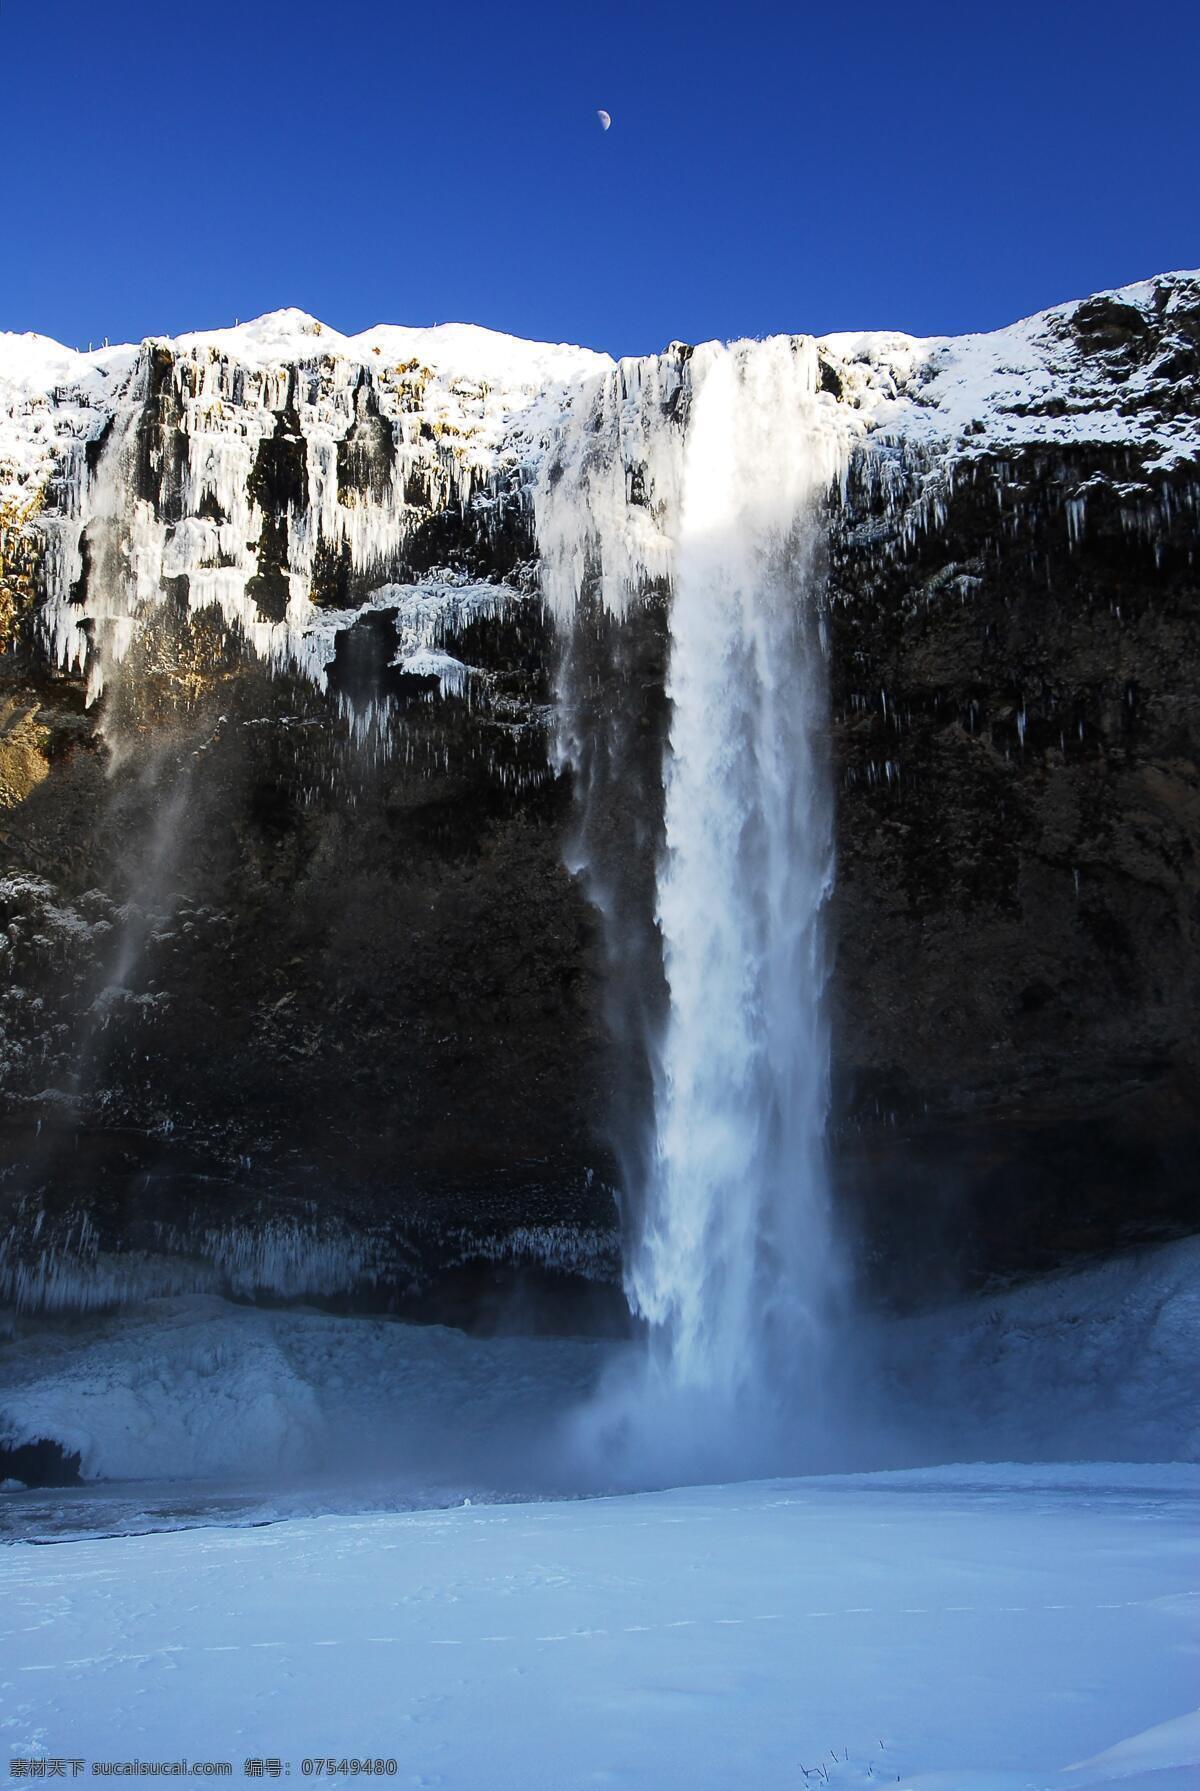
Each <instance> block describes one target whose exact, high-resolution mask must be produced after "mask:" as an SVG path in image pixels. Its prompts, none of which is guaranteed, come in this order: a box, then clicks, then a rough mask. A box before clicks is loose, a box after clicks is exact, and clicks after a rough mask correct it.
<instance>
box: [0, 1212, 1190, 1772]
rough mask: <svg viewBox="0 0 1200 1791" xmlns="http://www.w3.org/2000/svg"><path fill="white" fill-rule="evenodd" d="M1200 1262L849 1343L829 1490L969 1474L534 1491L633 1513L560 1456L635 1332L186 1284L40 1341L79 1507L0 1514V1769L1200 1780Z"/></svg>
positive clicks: (47, 1404)
mask: <svg viewBox="0 0 1200 1791" xmlns="http://www.w3.org/2000/svg"><path fill="white" fill-rule="evenodd" d="M1198 1268H1200V1241H1197V1240H1190V1241H1186V1242H1183V1243H1180V1244H1176V1245H1171V1246H1167V1247H1161V1248H1159V1249H1156V1250H1149V1251H1145V1252H1141V1253H1137V1254H1134V1255H1131V1256H1129V1257H1127V1258H1125V1259H1122V1260H1114V1261H1111V1262H1108V1263H1105V1264H1103V1265H1100V1266H1098V1267H1096V1268H1093V1269H1090V1270H1087V1271H1084V1272H1081V1273H1078V1274H1074V1275H1069V1276H1061V1277H1056V1278H1052V1279H1047V1280H1045V1281H1042V1282H1040V1283H1036V1284H1032V1285H1030V1286H1026V1287H1024V1288H1019V1289H1014V1290H1010V1291H1008V1292H1006V1293H1003V1294H998V1295H996V1296H994V1297H992V1298H989V1299H984V1300H977V1301H974V1302H970V1303H966V1304H963V1305H961V1306H959V1307H956V1308H953V1309H949V1310H944V1311H942V1312H941V1313H940V1314H935V1313H930V1314H928V1315H925V1316H923V1317H921V1318H913V1319H908V1320H905V1321H902V1322H893V1323H892V1324H891V1325H890V1326H887V1327H882V1328H881V1329H880V1331H879V1333H878V1334H876V1335H870V1336H868V1335H866V1334H864V1335H863V1337H862V1339H861V1343H862V1348H861V1351H860V1352H859V1353H858V1354H857V1355H855V1354H854V1352H850V1355H849V1356H848V1367H849V1369H850V1370H851V1371H852V1375H857V1376H866V1377H872V1378H873V1392H872V1394H871V1397H870V1398H860V1400H859V1403H858V1405H857V1406H856V1407H854V1408H853V1409H852V1410H850V1411H849V1413H848V1421H847V1430H846V1437H845V1450H846V1459H847V1460H850V1461H857V1462H859V1463H861V1462H862V1461H863V1460H864V1459H866V1460H874V1461H894V1462H912V1461H925V1462H935V1461H938V1460H940V1461H942V1462H946V1461H952V1462H957V1463H958V1464H959V1465H956V1466H952V1467H945V1466H940V1467H939V1466H927V1467H917V1468H897V1469H895V1470H893V1471H889V1472H876V1473H863V1472H859V1473H844V1474H840V1475H837V1476H832V1475H828V1474H827V1475H823V1476H816V1475H814V1476H810V1477H807V1478H803V1479H796V1478H791V1479H787V1480H780V1479H775V1480H758V1481H747V1482H745V1483H743V1484H727V1485H723V1486H714V1487H701V1488H691V1489H683V1490H679V1489H676V1490H667V1491H633V1492H629V1493H623V1494H620V1495H618V1496H609V1497H584V1498H580V1497H570V1498H565V1499H564V1498H561V1497H557V1496H549V1495H554V1494H556V1493H560V1492H571V1493H576V1494H577V1493H579V1492H586V1491H594V1490H595V1489H596V1487H597V1485H602V1484H603V1483H604V1480H605V1476H607V1483H608V1484H609V1485H610V1486H611V1485H614V1484H617V1483H619V1482H620V1481H621V1480H622V1478H624V1479H625V1480H626V1482H627V1483H628V1477H629V1474H630V1462H629V1460H628V1459H617V1458H616V1457H614V1458H613V1459H611V1460H609V1461H607V1462H606V1461H605V1460H603V1459H600V1460H599V1461H597V1460H596V1458H595V1457H594V1456H593V1457H592V1458H591V1459H590V1460H589V1461H587V1462H585V1463H581V1459H580V1457H579V1455H578V1453H575V1454H574V1455H573V1454H572V1449H571V1443H572V1439H573V1438H575V1439H576V1440H577V1436H578V1419H577V1414H578V1412H579V1411H580V1409H581V1408H582V1409H584V1410H586V1409H587V1408H588V1402H589V1400H590V1399H591V1397H592V1396H593V1394H594V1391H595V1389H596V1387H597V1385H598V1384H599V1383H600V1382H601V1381H602V1380H606V1377H607V1380H611V1377H612V1376H613V1375H614V1374H618V1373H619V1372H620V1370H621V1364H622V1362H623V1361H624V1362H626V1363H628V1362H629V1361H631V1360H632V1359H634V1357H635V1356H636V1351H635V1349H634V1346H632V1345H616V1344H613V1343H612V1342H604V1341H601V1340H596V1339H592V1340H588V1339H570V1338H558V1339H554V1338H551V1339H539V1338H530V1337H519V1336H512V1337H499V1338H489V1339H485V1338H471V1337H467V1336H464V1335H462V1334H461V1333H458V1332H454V1331H450V1330H446V1329H443V1328H441V1327H436V1326H428V1327H417V1326H412V1325H408V1324H401V1323H398V1322H395V1321H389V1320H385V1319H363V1318H358V1319H354V1318H339V1317H334V1316H331V1315H329V1314H324V1313H319V1312H314V1311H311V1310H287V1309H282V1308H281V1309H277V1310H259V1309H255V1308H253V1307H249V1306H239V1305H236V1304H234V1303H231V1302H229V1301H226V1300H222V1299H218V1298H215V1297H213V1296H207V1295H198V1296H191V1297H184V1298H176V1299H165V1300H157V1301H148V1302H146V1303H145V1305H144V1306H142V1307H141V1308H139V1309H137V1310H136V1311H134V1312H128V1311H126V1312H123V1313H119V1314H116V1315H114V1316H112V1317H109V1318H103V1319H100V1318H96V1317H92V1318H89V1319H86V1320H79V1321H77V1322H75V1323H73V1324H66V1325H64V1324H61V1323H60V1324H58V1325H56V1326H49V1325H46V1324H45V1323H38V1324H34V1325H32V1326H30V1327H29V1328H27V1329H23V1330H22V1331H20V1332H19V1333H18V1334H17V1335H16V1336H15V1337H13V1338H12V1339H10V1340H9V1341H8V1342H7V1343H4V1344H0V1437H2V1438H3V1440H5V1441H7V1442H9V1443H16V1442H20V1441H31V1440H34V1439H36V1438H38V1437H49V1438H53V1439H54V1440H56V1441H57V1442H58V1443H59V1444H60V1445H61V1446H62V1447H63V1448H64V1449H67V1450H71V1451H77V1452H78V1453H79V1455H80V1460H81V1466H82V1469H83V1472H84V1473H85V1474H86V1475H90V1476H92V1477H93V1478H92V1482H91V1484H90V1485H88V1486H86V1487H84V1488H80V1489H75V1490H72V1489H62V1490H57V1491H49V1490H45V1489H43V1490H41V1491H37V1490H33V1489H30V1490H27V1491H20V1490H13V1491H7V1492H4V1493H2V1494H0V1517H3V1519H4V1534H6V1535H7V1536H8V1537H10V1538H13V1537H15V1538H17V1540H14V1541H11V1542H10V1545H9V1546H8V1547H7V1548H6V1549H5V1550H3V1551H2V1552H0V1741H2V1742H3V1744H4V1745H3V1747H0V1770H3V1765H4V1762H5V1761H8V1760H24V1759H27V1758H33V1757H41V1758H52V1759H71V1758H79V1759H84V1760H88V1761H90V1760H94V1759H98V1760H121V1761H128V1760H141V1761H152V1760H158V1759H164V1760H165V1759H172V1760H173V1759H179V1758H182V1757H184V1756H186V1757H187V1758H189V1759H191V1760H196V1761H199V1760H206V1761H207V1760H228V1761H231V1762H232V1763H233V1765H234V1776H235V1777H238V1778H240V1777H241V1776H242V1774H243V1766H244V1762H245V1761H246V1760H248V1759H263V1758H278V1759H279V1760H281V1761H283V1762H287V1763H290V1766H291V1776H293V1777H302V1776H304V1773H303V1764H302V1763H303V1762H304V1761H305V1760H306V1759H308V1760H312V1759H316V1758H320V1759H323V1760H324V1759H329V1758H333V1759H334V1760H340V1759H342V1758H346V1759H351V1758H359V1759H362V1758H365V1757H370V1758H371V1759H372V1760H374V1759H376V1758H378V1759H384V1760H386V1759H391V1758H394V1759H395V1760H396V1762H397V1771H396V1775H395V1776H396V1779H397V1782H399V1783H402V1784H409V1785H440V1786H444V1787H447V1788H450V1791H477V1788H480V1791H481V1788H483V1787H487V1788H488V1791H492V1788H496V1791H504V1788H505V1787H512V1788H513V1791H516V1788H518V1787H519V1788H520V1791H527V1788H529V1791H540V1788H541V1787H547V1788H550V1787H553V1788H554V1791H570V1788H572V1787H576V1786H578V1787H586V1786H601V1785H608V1786H628V1787H639V1786H640V1787H646V1788H647V1791H651V1788H653V1791H670V1788H672V1787H676V1786H677V1787H681V1788H682V1787H687V1788H688V1791H693V1788H695V1791H706V1788H708V1787H713V1788H714V1791H715V1788H718V1787H726V1786H728V1787H734V1786H737V1787H739V1788H740V1787H753V1788H754V1791H759V1788H761V1791H772V1788H774V1787H779V1788H781V1791H782V1788H783V1787H787V1788H788V1791H794V1788H797V1787H803V1786H815V1785H829V1786H848V1785H859V1786H861V1785H874V1784H896V1783H900V1784H901V1785H906V1786H910V1787H914V1788H916V1787H923V1788H925V1791H933V1788H935V1787H936V1788H937V1791H1049V1788H1051V1787H1059V1788H1060V1791H1072V1788H1074V1791H1088V1788H1089V1787H1099V1786H1102V1785H1118V1786H1121V1787H1123V1788H1124V1791H1183V1788H1184V1787H1185V1786H1187V1787H1193V1786H1195V1785H1196V1784H1197V1783H1198V1782H1200V1777H1198V1775H1200V1714H1197V1712H1196V1710H1195V1705H1196V1701H1197V1687H1198V1685H1200V1673H1198V1669H1200V1632H1198V1631H1197V1626H1196V1617H1197V1612H1198V1609H1200V1606H1198V1604H1197V1600H1198V1598H1200V1575H1198V1574H1197V1554H1198V1553H1200V1527H1198V1526H1197V1524H1196V1514H1197V1500H1198V1498H1200V1467H1196V1466H1194V1465H1189V1461H1188V1459H1187V1458H1192V1459H1193V1460H1194V1457H1195V1455H1196V1454H1197V1452H1198V1451H1197V1444H1196V1413H1195V1385H1194V1366H1195V1360H1196V1347H1195V1345H1196V1338H1197V1335H1198V1332H1200V1322H1198V1321H1200V1292H1198V1291H1197V1290H1198V1288H1200V1276H1198V1274H1197V1270H1198ZM601 1434H603V1433H602V1432H601ZM594 1435H595V1433H594V1432H593V1441H594ZM1015 1452H1019V1453H1020V1455H1021V1456H1023V1457H1024V1459H1025V1464H1026V1465H1013V1464H1012V1462H1011V1461H1010V1460H1009V1459H1008V1458H1009V1457H1011V1456H1013V1455H1014V1453H1015ZM1089 1454H1090V1455H1091V1457H1092V1459H1091V1460H1090V1461H1089V1460H1087V1459H1084V1458H1083V1457H1084V1456H1085V1455H1089ZM1156 1454H1157V1456H1158V1457H1159V1461H1158V1462H1157V1463H1156V1461H1155V1459H1154V1457H1155V1455H1156ZM1168 1457H1174V1458H1175V1459H1174V1460H1168V1459H1167V1458H1168ZM1033 1458H1038V1459H1040V1461H1041V1465H1028V1464H1029V1462H1030V1460H1031V1459H1033ZM1068 1458H1070V1459H1068ZM1101 1458H1103V1459H1101ZM1117 1458H1121V1459H1117ZM996 1463H999V1464H1000V1465H996ZM1064 1464H1065V1465H1064ZM1097 1464H1099V1465H1097ZM1164 1464H1165V1465H1164ZM665 1471H666V1470H665V1469H664V1466H663V1464H662V1463H656V1464H654V1466H653V1468H652V1470H651V1471H650V1472H649V1473H648V1474H647V1476H646V1479H645V1480H643V1482H642V1484H643V1485H646V1484H648V1483H649V1482H650V1481H651V1480H652V1479H653V1478H655V1477H657V1479H658V1480H659V1481H660V1482H661V1480H662V1478H663V1475H664V1472H665ZM732 1471H733V1472H737V1469H736V1467H735V1468H734V1469H733V1470H732ZM746 1471H747V1472H749V1471H753V1469H752V1467H751V1466H750V1465H749V1462H748V1464H747V1467H746ZM588 1472H590V1473H591V1475H592V1476H593V1477H592V1479H591V1480H590V1482H589V1481H588V1479H587V1478H586V1474H587V1473H588ZM105 1476H109V1477H110V1478H108V1479H107V1480H106V1479H105V1478H104V1477H105ZM134 1476H140V1477H141V1480H140V1481H135V1480H134V1479H133V1478H132V1477H134ZM514 1499H517V1500H520V1501H521V1502H519V1503H514V1502H513V1500H514ZM272 1520H273V1521H272ZM136 1531H142V1532H147V1531H150V1532H155V1533H149V1534H147V1533H143V1534H131V1533H130V1532H136ZM45 1544H53V1546H42V1545H45ZM68 1770H69V1769H68ZM14 1782H15V1781H14Z"/></svg>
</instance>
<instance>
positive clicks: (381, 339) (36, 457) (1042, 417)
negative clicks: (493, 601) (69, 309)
mask: <svg viewBox="0 0 1200 1791" xmlns="http://www.w3.org/2000/svg"><path fill="white" fill-rule="evenodd" d="M150 343H151V344H152V345H154V346H159V347H161V348H164V349H166V350H168V351H169V352H170V353H171V354H173V355H174V356H177V357H185V358H188V359H190V360H193V361H196V362H197V363H201V364H203V363H204V362H212V363H216V362H225V363H226V364H230V365H236V366H239V367H242V368H246V369H252V370H255V371H257V372H260V373H265V372H267V371H269V370H271V369H280V368H294V367H313V366H316V365H319V364H324V365H325V366H326V367H327V368H338V367H340V368H341V369H342V370H343V377H344V378H350V377H352V372H353V370H354V369H356V368H375V369H387V368H395V369H402V368H406V367H411V366H414V364H415V367H419V368H420V369H422V370H423V371H424V370H428V372H429V373H430V375H431V378H430V379H429V381H428V384H427V385H426V386H425V387H424V388H423V390H422V392H421V399H420V408H421V412H422V415H423V417H424V418H425V419H426V420H428V421H429V422H431V423H433V424H437V423H438V422H441V423H442V424H443V425H446V426H449V427H450V428H451V429H458V430H465V431H469V432H470V434H471V436H472V438H473V440H474V441H475V444H476V448H477V450H478V451H479V452H480V454H481V456H482V457H485V458H486V457H487V456H488V455H490V454H492V453H495V452H496V451H498V450H499V448H500V446H501V444H502V443H503V442H504V441H505V438H506V437H507V436H509V435H510V434H513V433H515V434H517V435H519V436H521V437H523V438H525V439H524V440H523V442H522V444H521V445H522V446H524V447H526V448H528V447H529V446H532V438H533V437H534V436H535V435H536V434H537V432H538V430H539V429H544V428H545V427H546V425H547V424H548V423H549V422H551V421H552V417H553V414H554V413H555V412H556V411H557V410H559V409H560V408H561V405H562V402H563V399H564V397H565V395H566V394H567V393H568V392H569V391H570V390H571V389H572V388H573V387H575V386H577V385H578V384H579V383H581V382H582V381H584V380H586V379H588V378H589V377H590V376H592V375H595V374H597V373H599V372H601V371H602V370H603V369H604V368H605V367H608V366H611V365H612V362H611V360H610V358H609V356H607V355H604V354H599V353H597V352H595V351H594V350H591V349H586V348H578V347H573V346H569V345H566V344H550V343H542V342H527V341H523V340H521V339H520V338H518V337H514V336H505V335H501V334H499V333H497V332H496V331H493V330H487V329H482V328H479V327H478V326H476V325H474V324H459V323H454V324H440V325H436V326H434V327H432V328H427V329H407V328H403V327H400V326H397V325H394V324H380V325H377V326H376V327H375V328H373V329H368V330H364V331H362V332H361V334H359V335H356V336H345V335H342V334H341V333H340V332H338V331H337V330H334V329H331V328H330V327H329V326H328V325H325V324H322V323H319V322H318V321H317V320H316V319H315V318H312V317H309V316H307V315H306V314H305V313H304V312H302V311H298V310H294V309H291V310H283V311H274V312H270V313H269V314H268V315H266V316H264V317H259V318H256V319H254V320H253V321H252V322H248V323H242V324H238V325H236V326H234V327H233V328H229V329H219V330H210V331H194V332H190V333H188V334H185V335H181V336H178V337H175V338H165V337H164V338H151V339H150ZM146 346H147V344H143V345H142V346H141V347H136V346H130V345H124V346H119V347H103V348H99V349H93V350H91V351H89V352H88V353H86V354H84V353H79V352H77V351H76V350H74V349H71V348H67V347H64V346H63V345H62V344H61V343H58V342H55V341H52V340H51V339H50V338H49V337H45V336H38V335H34V334H24V335H15V334H5V333H0V498H4V497H8V498H13V497H17V496H19V495H20V493H21V492H22V491H29V490H30V489H31V487H36V485H37V484H38V483H40V480H41V479H42V478H43V477H44V476H45V474H46V473H47V472H48V471H49V468H50V464H51V462H52V461H53V458H54V451H55V443H56V440H57V438H60V437H61V436H63V435H69V436H80V435H82V436H85V437H90V436H93V435H96V434H99V433H100V431H101V429H102V428H103V423H104V421H105V420H106V415H107V413H109V412H111V410H112V408H113V407H114V405H115V403H116V401H117V399H118V397H119V396H120V394H121V392H122V391H123V390H124V388H125V387H126V385H127V383H128V381H129V379H130V376H131V374H132V373H133V371H134V369H135V367H136V365H137V363H138V361H139V359H140V357H141V356H142V354H143V351H144V349H145V348H146ZM820 346H821V348H822V350H823V351H824V353H825V355H826V357H827V358H828V359H829V360H830V361H831V362H832V363H834V364H835V365H836V366H837V367H838V368H839V370H840V371H841V373H842V386H843V395H844V397H845V398H846V400H847V401H849V402H850V403H851V404H853V405H854V406H855V407H856V408H857V409H860V410H861V411H863V412H864V413H865V420H866V421H867V423H868V426H869V427H871V428H879V429H882V430H884V431H886V432H887V433H888V434H889V435H893V434H894V435H897V436H911V437H915V438H916V439H919V440H921V441H923V442H926V443H930V444H932V443H934V442H936V441H938V440H939V439H940V440H945V441H946V443H947V446H948V448H950V450H951V451H952V452H956V453H960V454H965V455H972V454H978V453H980V452H981V451H985V450H986V449H989V448H994V447H997V446H999V447H1008V446H1017V445H1021V444H1024V443H1036V442H1044V443H1066V442H1073V441H1074V442H1084V441H1090V442H1113V441H1122V440H1128V441H1131V442H1136V443H1137V444H1138V445H1139V446H1141V447H1143V448H1145V449H1147V450H1151V452H1152V458H1153V459H1154V460H1155V462H1156V463H1157V464H1158V465H1160V466H1164V467H1165V466H1168V465H1170V464H1173V463H1175V462H1177V461H1179V460H1180V459H1187V458H1194V457H1195V455H1196V452H1197V422H1196V417H1195V414H1194V410H1193V411H1191V412H1189V411H1187V410H1185V411H1183V412H1182V414H1181V412H1180V410H1179V407H1178V406H1177V405H1176V404H1175V403H1174V402H1173V401H1172V399H1173V393H1174V392H1175V390H1176V388H1177V387H1178V385H1179V383H1180V380H1181V379H1185V378H1187V377H1188V375H1189V373H1190V374H1191V376H1192V378H1193V380H1194V378H1195V369H1194V367H1188V366H1185V365H1183V364H1182V363H1181V359H1180V357H1181V353H1186V351H1187V350H1188V349H1189V348H1190V350H1191V353H1192V356H1193V358H1194V357H1195V354H1196V352H1197V348H1198V346H1200V270H1193V271H1190V272H1178V273H1169V274H1163V275H1160V276H1159V277H1157V278H1156V279H1151V280H1143V281H1139V282H1137V283H1136V284H1134V285H1130V286H1125V287H1121V288H1119V289H1117V290H1115V291H1112V292H1108V293H1101V294H1097V295H1095V296H1093V297H1092V298H1089V299H1084V300H1078V301H1074V302H1072V303H1069V304H1065V305H1058V306H1055V307H1053V308H1052V309H1050V310H1048V311H1042V312H1039V313H1038V314H1037V315H1036V316H1033V317H1029V318H1025V319H1023V320H1022V321H1021V322H1018V323H1014V324H1010V325H1008V326H1007V327H1005V328H1004V329H999V330H993V331H990V332H988V333H984V334H977V335H966V336H955V337H947V336H932V337H916V336H909V335H904V334H902V333H899V332H896V331H863V332H857V333H836V334H833V335H828V336H825V337H822V338H821V339H820Z"/></svg>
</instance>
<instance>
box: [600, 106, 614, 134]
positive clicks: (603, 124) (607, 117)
mask: <svg viewBox="0 0 1200 1791" xmlns="http://www.w3.org/2000/svg"><path fill="white" fill-rule="evenodd" d="M596 117H597V118H598V119H599V120H600V129H601V130H602V131H606V130H607V129H608V128H609V126H610V125H611V123H612V114H611V113H610V112H606V111H605V110H604V109H603V107H601V109H600V110H599V111H598V112H597V113H596Z"/></svg>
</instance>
